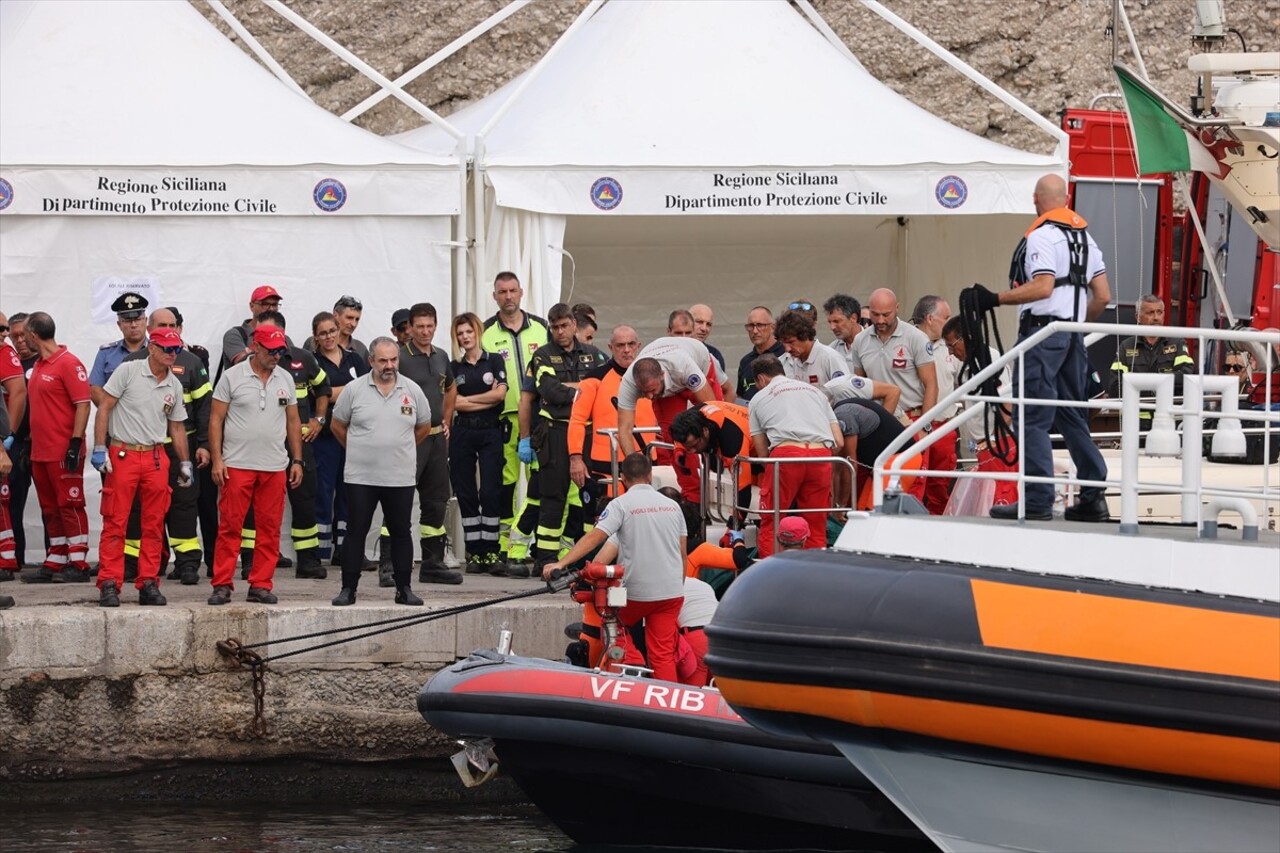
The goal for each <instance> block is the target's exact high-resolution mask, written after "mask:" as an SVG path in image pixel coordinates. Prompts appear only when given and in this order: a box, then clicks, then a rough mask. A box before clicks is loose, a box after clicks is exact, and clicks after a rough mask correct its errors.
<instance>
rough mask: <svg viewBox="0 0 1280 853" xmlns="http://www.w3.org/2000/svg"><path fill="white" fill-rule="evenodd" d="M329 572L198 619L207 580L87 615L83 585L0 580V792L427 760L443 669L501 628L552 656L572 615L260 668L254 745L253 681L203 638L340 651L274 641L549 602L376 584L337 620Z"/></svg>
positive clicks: (392, 641) (494, 585) (367, 585)
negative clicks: (213, 768)
mask: <svg viewBox="0 0 1280 853" xmlns="http://www.w3.org/2000/svg"><path fill="white" fill-rule="evenodd" d="M338 575H339V573H338V571H337V570H336V569H330V571H329V578H328V579H326V580H299V579H296V578H294V577H293V570H292V569H282V570H280V571H279V572H277V577H276V589H275V592H276V594H277V595H278V596H279V597H280V603H279V604H276V605H259V604H249V603H247V602H245V600H244V596H245V593H246V592H247V591H248V584H247V582H244V581H240V580H239V578H238V576H237V580H236V589H235V592H234V594H233V599H232V603H231V604H229V605H225V606H222V607H211V606H209V605H208V604H206V603H205V599H206V598H208V596H209V593H210V591H211V590H210V586H209V582H208V580H207V579H204V578H202V582H201V584H200V585H198V586H182V585H180V584H179V583H178V582H176V581H165V582H163V583H162V584H161V590H162V592H164V594H165V596H166V597H167V598H168V600H169V603H168V605H167V606H165V607H141V606H139V605H138V604H137V592H136V590H135V589H134V588H133V584H132V583H128V584H126V586H125V590H124V591H123V592H122V593H121V606H120V607H118V608H100V607H99V606H98V603H97V602H98V591H97V588H96V586H95V585H94V584H93V583H77V584H24V583H20V582H13V583H5V584H3V585H0V592H3V593H6V594H9V595H12V596H14V597H15V598H16V599H17V606H16V607H14V608H12V609H10V610H4V611H0V784H3V783H20V782H44V781H53V780H67V779H83V778H89V777H93V776H101V775H115V774H126V773H136V772H137V771H141V770H148V769H151V768H172V767H175V766H180V765H183V764H187V763H208V762H211V761H212V762H224V763H237V762H260V761H264V760H269V759H285V760H295V761H296V760H304V761H305V760H320V761H326V762H335V763H369V762H373V763H379V762H404V761H406V760H414V759H440V758H443V757H444V756H447V755H449V754H450V753H452V752H454V751H456V746H455V745H454V744H453V742H452V741H450V740H448V739H447V738H445V737H443V736H442V735H440V734H439V733H437V732H434V731H433V730H431V729H430V728H429V727H428V726H427V724H426V723H425V722H423V720H422V718H421V717H420V716H419V715H418V712H417V709H416V705H415V700H416V697H417V693H418V690H419V689H420V688H421V687H422V685H423V683H425V682H426V680H427V679H428V678H429V677H430V676H431V675H432V674H433V673H434V672H436V671H437V670H438V669H440V668H441V667H442V666H444V665H446V664H449V663H451V662H453V661H454V660H456V659H458V658H459V657H464V656H466V655H467V654H469V653H470V652H471V651H472V650H474V649H476V648H482V647H492V646H494V645H495V644H496V643H497V639H498V634H499V631H501V630H503V629H508V630H510V631H512V634H513V637H514V642H513V649H514V650H515V651H517V652H519V653H521V654H528V655H534V656H541V657H550V658H559V657H561V656H562V655H563V653H564V647H565V644H566V642H567V640H566V639H565V636H564V626H565V625H566V624H567V623H568V622H571V621H575V620H577V619H578V618H579V617H580V607H579V606H578V605H575V604H573V602H572V601H571V600H570V599H569V596H568V594H567V593H566V592H559V593H554V594H540V595H534V596H531V597H528V598H522V599H518V600H516V601H511V602H504V603H501V604H494V605H491V606H487V607H483V608H481V609H478V610H475V611H471V612H468V613H464V614H459V615H451V616H448V617H444V618H441V619H437V620H435V621H430V622H427V623H426V624H421V625H415V626H412V627H406V628H402V629H398V630H395V631H391V632H389V633H385V634H380V635H378V636H376V637H370V638H367V639H362V640H355V641H353V642H349V643H344V644H342V645H338V646H334V647H332V648H327V649H321V650H316V651H308V652H305V653H303V654H299V655H296V656H294V657H290V658H287V659H285V660H281V661H279V662H276V663H271V664H270V666H269V669H268V672H267V675H266V679H265V694H264V711H265V714H264V716H265V720H266V724H267V729H268V730H267V733H266V735H265V736H262V737H258V736H255V735H254V734H253V732H252V728H251V724H252V721H253V712H254V697H253V692H252V679H251V676H250V673H249V672H248V671H247V670H244V669H236V668H235V666H234V664H233V663H232V662H231V661H229V660H228V658H227V657H225V656H224V655H222V654H221V653H219V651H218V649H217V645H216V644H217V643H218V641H220V640H225V639H228V638H233V637H234V638H237V639H239V640H240V641H241V642H243V643H246V644H249V643H259V642H264V641H267V642H270V643H271V645H270V646H269V647H266V648H259V649H257V652H258V653H259V654H262V655H264V656H268V655H274V654H280V653H282V652H286V651H291V650H294V649H297V648H302V647H305V646H310V645H316V644H319V643H324V642H328V641H331V640H333V639H337V638H338V637H341V636H344V635H337V636H335V637H323V638H315V639H311V640H306V641H302V642H299V643H292V644H283V643H282V642H281V641H283V640H284V639H286V638H289V637H294V636H297V635H299V634H306V633H312V632H320V631H328V630H332V629H334V628H345V627H351V626H355V625H362V624H366V623H369V622H375V621H378V620H382V619H390V618H396V617H406V616H416V615H421V616H427V615H429V614H430V612H431V611H433V610H436V611H438V610H443V609H446V608H450V607H456V606H459V605H465V604H473V603H479V602H485V601H489V600H492V599H496V598H501V597H504V596H508V595H512V594H515V593H521V592H529V591H532V590H541V589H545V586H544V585H543V583H542V582H541V581H540V580H534V579H528V580H516V579H504V578H494V577H490V576H488V575H467V576H466V580H465V582H464V583H463V584H461V585H457V586H444V585H437V584H415V585H414V588H415V591H416V592H417V593H418V594H419V595H421V596H422V597H423V598H424V599H425V600H426V606H425V607H421V608H418V607H403V606H397V605H395V604H394V603H393V602H392V598H393V594H394V590H393V589H387V588H379V587H378V579H377V574H376V573H373V572H367V573H365V574H364V575H363V576H362V578H361V586H360V589H359V598H358V600H357V602H356V604H355V605H354V606H351V607H343V608H338V607H333V606H332V605H330V603H329V602H330V599H331V598H332V597H333V596H334V595H336V594H337V592H338V590H339V588H340V582H339V577H338Z"/></svg>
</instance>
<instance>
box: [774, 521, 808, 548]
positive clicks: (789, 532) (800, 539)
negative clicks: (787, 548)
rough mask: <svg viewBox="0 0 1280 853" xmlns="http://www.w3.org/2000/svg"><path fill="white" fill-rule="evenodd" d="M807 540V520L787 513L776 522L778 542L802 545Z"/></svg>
mask: <svg viewBox="0 0 1280 853" xmlns="http://www.w3.org/2000/svg"><path fill="white" fill-rule="evenodd" d="M807 541H809V522H807V521H805V520H804V519H803V518H801V517H800V516H798V515H788V516H787V517H786V518H784V519H782V521H780V522H778V544H780V545H803V544H804V543H805V542H807Z"/></svg>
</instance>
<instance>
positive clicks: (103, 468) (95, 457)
mask: <svg viewBox="0 0 1280 853" xmlns="http://www.w3.org/2000/svg"><path fill="white" fill-rule="evenodd" d="M89 464H90V465H92V466H93V469H94V470H95V471H97V472H98V473H99V474H101V473H104V472H110V471H111V464H110V463H109V462H108V461H107V449H106V448H105V447H103V446H101V445H99V446H97V447H95V448H94V449H93V453H92V454H90V455H89Z"/></svg>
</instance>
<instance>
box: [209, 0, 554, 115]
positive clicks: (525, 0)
mask: <svg viewBox="0 0 1280 853" xmlns="http://www.w3.org/2000/svg"><path fill="white" fill-rule="evenodd" d="M210 2H216V0H210ZM532 2H533V0H511V2H510V3H508V4H507V5H506V6H504V7H503V8H502V9H500V10H499V11H497V12H494V13H493V14H492V15H490V16H489V17H488V18H486V19H485V20H484V21H482V22H481V23H479V24H476V25H475V26H474V27H472V28H471V29H469V30H467V31H466V32H465V33H463V34H462V35H460V36H458V37H457V38H456V39H454V40H453V41H451V42H449V43H448V44H447V45H445V46H444V47H442V48H440V49H439V50H437V51H436V52H435V53H433V54H431V56H429V57H427V58H426V59H424V60H423V61H422V62H419V63H418V64H417V65H415V66H413V67H412V68H410V69H409V70H408V71H406V72H405V73H403V74H401V75H400V76H399V77H397V78H396V79H395V80H393V81H392V82H393V83H394V84H395V85H396V86H397V87H399V88H404V87H405V86H407V85H409V84H410V83H412V82H413V81H414V80H417V79H418V78H419V77H421V76H422V75H423V74H425V73H427V72H428V71H430V70H431V69H432V68H434V67H436V66H437V65H439V64H440V63H441V62H444V61H445V60H446V59H448V58H449V57H451V56H453V55H454V54H455V53H457V52H458V51H459V50H461V49H462V48H464V47H466V46H467V45H469V44H471V42H473V41H475V40H476V39H478V38H479V37H480V36H482V35H484V34H485V33H487V32H489V30H491V29H493V28H494V27H496V26H497V25H498V24H500V23H502V22H503V21H505V20H506V19H507V18H509V17H511V16H512V15H514V14H515V13H516V12H519V11H520V10H521V9H523V8H524V7H525V6H528V5H529V4H530V3H532ZM390 94H391V93H390V92H389V91H387V90H386V89H379V90H378V91H376V92H374V93H373V94H372V95H370V96H369V97H367V98H365V99H364V100H363V101H361V102H360V103H358V104H356V105H355V106H354V107H352V108H351V109H349V110H347V111H346V112H345V113H343V114H342V118H343V120H345V121H354V120H355V119H357V118H359V117H360V116H361V115H363V114H364V113H366V112H368V111H369V110H370V109H372V108H373V107H374V106H376V105H378V104H380V103H382V102H383V101H384V100H385V99H386V98H387V96H388V95H390Z"/></svg>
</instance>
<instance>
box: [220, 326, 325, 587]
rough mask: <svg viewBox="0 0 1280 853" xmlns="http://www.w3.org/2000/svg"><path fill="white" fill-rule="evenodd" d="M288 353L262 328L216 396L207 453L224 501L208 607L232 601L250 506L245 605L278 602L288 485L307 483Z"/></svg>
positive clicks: (271, 330) (274, 333) (277, 333)
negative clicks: (275, 587)
mask: <svg viewBox="0 0 1280 853" xmlns="http://www.w3.org/2000/svg"><path fill="white" fill-rule="evenodd" d="M288 354H289V344H288V342H287V341H286V339H285V336H284V332H283V331H282V330H281V329H280V328H278V327H276V326H268V325H259V326H257V327H256V328H255V329H254V330H253V342H252V344H250V347H249V357H248V358H246V359H244V360H243V361H240V362H239V363H237V364H234V365H232V366H231V367H228V368H227V369H226V371H225V372H224V373H223V374H222V376H221V378H219V379H218V384H217V387H216V388H214V389H213V407H212V411H211V412H210V414H209V451H210V453H211V454H212V456H213V464H212V468H213V482H214V483H216V484H217V486H218V488H219V489H220V490H221V492H220V494H221V497H220V499H219V501H218V516H219V521H218V545H217V549H216V551H215V553H214V558H213V595H211V596H209V603H210V604H215V605H218V604H227V603H228V602H230V601H231V589H232V586H233V580H232V578H233V576H234V574H235V568H236V560H237V559H238V558H239V556H240V531H241V527H242V526H243V524H244V518H245V515H246V513H248V512H249V507H250V505H252V506H253V520H254V522H255V525H256V528H257V536H256V539H255V542H256V544H255V546H254V549H253V569H252V570H251V571H250V574H249V594H248V597H247V600H248V601H253V602H257V603H259V604H275V603H276V601H277V600H278V599H277V598H276V595H275V593H273V592H272V591H271V586H272V583H271V580H272V577H273V576H274V575H275V571H276V561H277V560H278V559H279V557H280V523H281V521H282V520H283V518H284V497H285V481H286V478H287V480H288V485H289V488H291V489H296V488H297V487H298V486H299V485H300V484H301V483H302V466H303V461H302V422H301V421H299V420H298V401H297V398H296V396H295V388H294V382H293V376H292V375H290V373H289V371H287V370H285V369H284V368H283V367H280V366H279V365H280V359H281V358H283V357H285V356H286V355H288ZM286 440H287V441H288V448H289V449H288V451H287V452H286V451H285V442H286Z"/></svg>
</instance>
